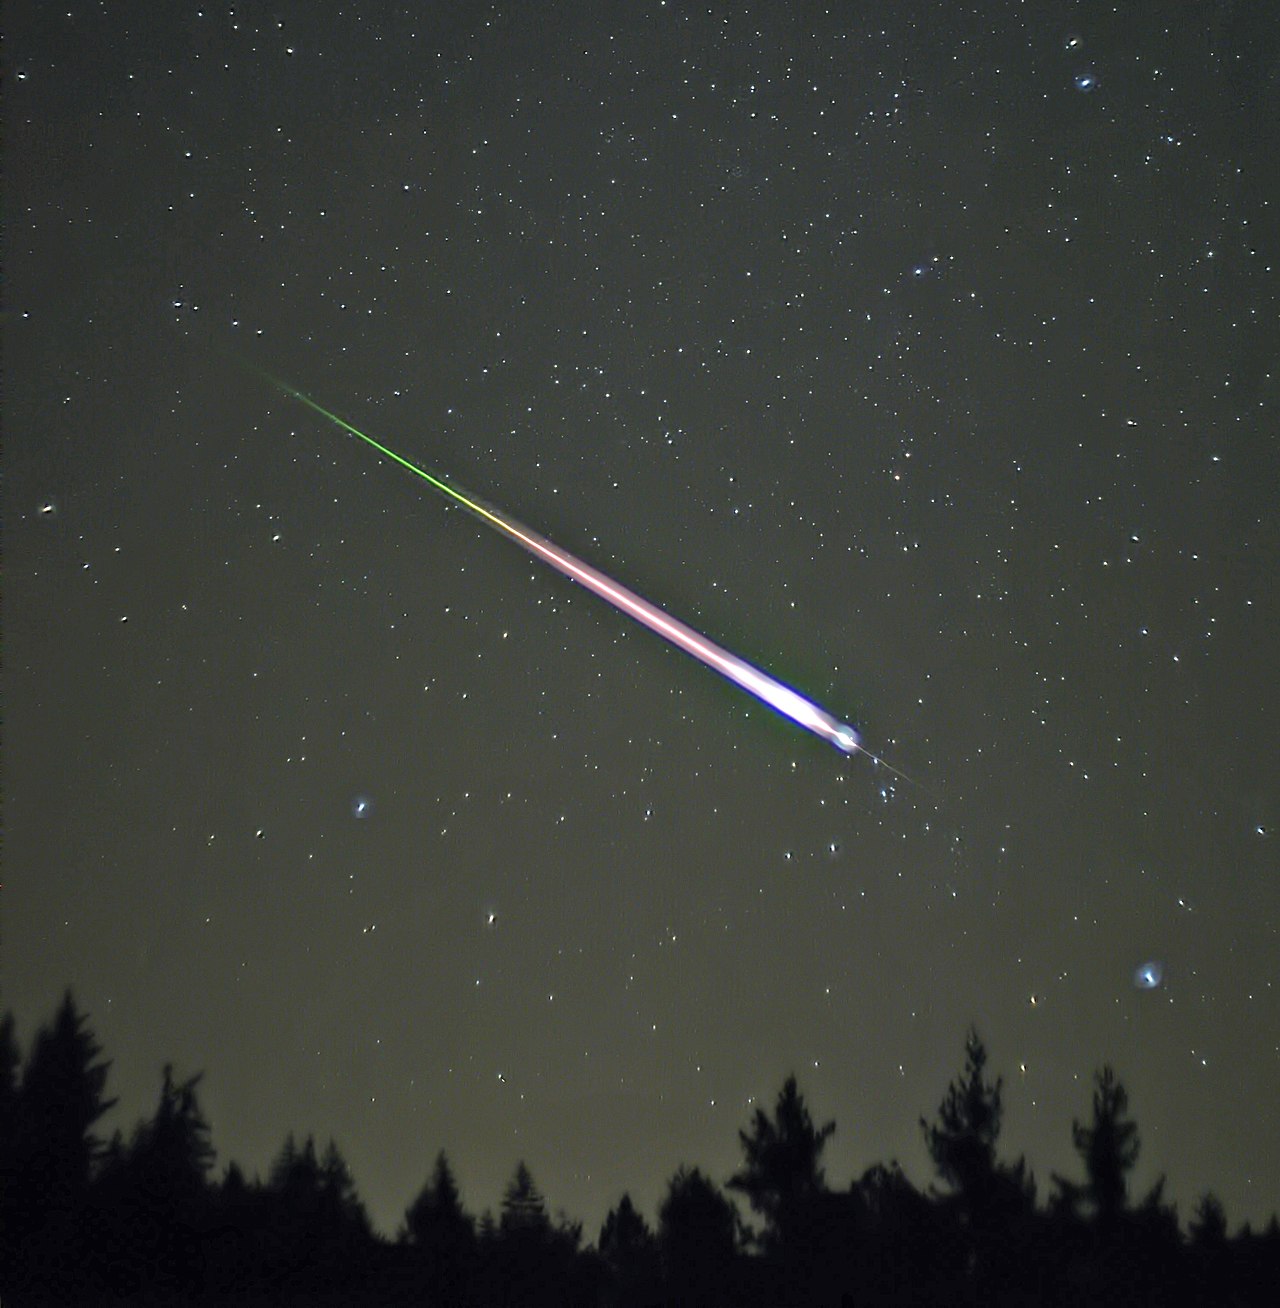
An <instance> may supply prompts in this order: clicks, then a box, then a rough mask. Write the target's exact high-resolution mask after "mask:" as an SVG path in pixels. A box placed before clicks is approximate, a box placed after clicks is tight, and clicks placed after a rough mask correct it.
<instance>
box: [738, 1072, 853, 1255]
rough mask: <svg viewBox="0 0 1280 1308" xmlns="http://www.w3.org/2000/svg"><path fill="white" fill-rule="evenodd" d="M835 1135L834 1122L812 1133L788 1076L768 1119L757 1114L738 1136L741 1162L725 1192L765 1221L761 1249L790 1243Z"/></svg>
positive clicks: (820, 1178) (816, 1189) (792, 1079)
mask: <svg viewBox="0 0 1280 1308" xmlns="http://www.w3.org/2000/svg"><path fill="white" fill-rule="evenodd" d="M835 1129H836V1124H835V1123H834V1122H827V1123H826V1125H824V1126H823V1127H821V1128H820V1129H818V1128H815V1127H814V1125H813V1119H812V1118H811V1117H810V1116H809V1109H808V1107H807V1106H806V1105H805V1102H804V1096H803V1095H801V1093H800V1091H799V1090H798V1089H797V1087H796V1078H795V1077H794V1076H789V1077H787V1079H786V1081H785V1082H784V1083H783V1086H782V1089H781V1090H780V1091H779V1092H778V1102H777V1105H776V1106H775V1108H774V1114H773V1117H772V1119H771V1118H769V1117H768V1116H766V1114H765V1112H764V1110H763V1109H760V1108H757V1109H756V1112H755V1117H754V1119H753V1120H752V1123H751V1128H750V1130H748V1131H739V1132H738V1140H739V1141H740V1142H741V1144H742V1151H743V1153H744V1155H745V1158H746V1161H745V1164H744V1166H743V1167H741V1168H740V1169H739V1170H738V1171H737V1172H735V1173H734V1174H733V1176H732V1177H730V1178H729V1181H728V1187H729V1189H731V1190H738V1191H740V1192H741V1193H743V1194H745V1195H746V1196H747V1198H748V1200H749V1201H750V1203H751V1207H752V1208H753V1209H755V1211H756V1212H758V1213H759V1214H761V1216H762V1217H763V1218H764V1219H765V1223H766V1226H765V1232H764V1244H765V1247H766V1248H770V1247H773V1248H777V1247H778V1246H780V1245H784V1244H785V1243H786V1242H787V1239H788V1237H789V1236H790V1237H791V1238H794V1233H795V1230H796V1227H797V1225H798V1224H800V1223H801V1222H803V1220H804V1217H805V1210H806V1206H807V1205H809V1204H810V1202H811V1201H812V1200H813V1199H814V1197H815V1196H817V1195H818V1194H820V1193H821V1192H822V1190H823V1172H822V1168H821V1167H820V1166H819V1160H820V1159H821V1157H822V1151H823V1149H824V1148H825V1147H826V1143H827V1141H828V1140H829V1139H830V1138H831V1137H832V1136H833V1135H834V1134H835Z"/></svg>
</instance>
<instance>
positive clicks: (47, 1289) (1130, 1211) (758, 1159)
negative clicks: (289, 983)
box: [0, 990, 1280, 1308]
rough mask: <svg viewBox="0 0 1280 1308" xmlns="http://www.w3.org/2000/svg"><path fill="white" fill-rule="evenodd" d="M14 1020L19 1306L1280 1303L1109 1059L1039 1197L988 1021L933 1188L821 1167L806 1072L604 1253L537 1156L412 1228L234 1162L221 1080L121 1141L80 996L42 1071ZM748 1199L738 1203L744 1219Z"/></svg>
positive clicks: (891, 1169) (5, 1231) (4, 1159)
mask: <svg viewBox="0 0 1280 1308" xmlns="http://www.w3.org/2000/svg"><path fill="white" fill-rule="evenodd" d="M15 1031H16V1026H15V1021H14V1018H13V1015H12V1013H6V1014H5V1016H4V1018H3V1019H2V1020H0V1302H3V1303H4V1304H5V1305H9V1304H16V1305H18V1308H26V1306H28V1305H29V1306H31V1308H45V1306H52V1305H59V1306H61V1305H83V1306H84V1308H95V1306H96V1305H103V1306H104V1308H105V1306H106V1305H118V1306H119V1308H124V1305H139V1306H142V1305H145V1306H146V1308H167V1306H170V1305H172V1306H174V1308H177V1306H178V1305H193V1306H197V1305H220V1304H227V1305H232V1304H235V1305H241V1306H242V1308H257V1306H258V1305H262V1306H263V1308H265V1305H268V1304H270V1305H281V1306H282V1308H290V1306H292V1305H297V1306H298V1308H301V1306H302V1305H308V1306H315V1308H325V1306H326V1305H337V1304H343V1305H353V1304H354V1305H360V1304H365V1303H368V1304H378V1305H385V1306H387V1308H397V1306H398V1305H404V1306H405V1308H410V1305H412V1306H413V1308H432V1306H433V1305H442V1306H444V1305H448V1306H449V1308H490V1306H491V1305H493V1306H495V1308H496V1306H501V1308H508V1306H509V1308H516V1305H520V1308H540V1306H541V1305H547V1308H552V1306H553V1305H554V1306H555V1308H579V1306H580V1308H658V1306H659V1305H661V1306H663V1308H665V1306H667V1305H687V1306H688V1308H703V1306H705V1308H738V1306H740V1305H750V1304H756V1303H760V1304H770V1305H779V1306H780V1308H786V1306H788V1305H794V1306H795V1308H801V1306H805V1308H807V1306H808V1305H832V1308H846V1305H847V1306H849V1308H853V1305H861V1304H866V1305H876V1304H899V1303H907V1302H909V1303H911V1304H920V1305H935V1304H936V1305H944V1304H946V1305H951V1304H961V1305H969V1304H972V1305H979V1304H982V1305H1003V1304H1009V1305H1027V1304H1048V1305H1055V1304H1062V1305H1068V1304H1072V1305H1074V1304H1091V1305H1092V1304H1110V1303H1115V1304H1125V1305H1142V1304H1148V1303H1149V1304H1156V1303H1159V1304H1161V1305H1162V1306H1164V1305H1169V1304H1181V1303H1186V1304H1207V1303H1215V1304H1218V1303H1221V1304H1232V1305H1235V1304H1240V1305H1251V1304H1255V1303H1256V1304H1264V1303H1265V1304H1268V1305H1270V1304H1272V1303H1275V1302H1280V1222H1278V1221H1277V1218H1276V1216H1275V1214H1274V1213H1273V1215H1272V1217H1271V1219H1270V1221H1269V1223H1268V1224H1267V1226H1266V1228H1265V1230H1263V1231H1261V1232H1255V1231H1253V1230H1252V1228H1251V1227H1250V1225H1249V1224H1248V1223H1247V1222H1246V1223H1245V1224H1244V1225H1243V1226H1242V1227H1240V1228H1239V1229H1238V1230H1237V1231H1236V1233H1235V1234H1234V1235H1232V1234H1229V1232H1228V1229H1227V1216H1226V1213H1225V1211H1224V1210H1223V1206H1222V1204H1221V1203H1220V1202H1219V1200H1218V1199H1217V1198H1216V1197H1215V1195H1214V1194H1213V1192H1212V1191H1211V1190H1210V1191H1205V1192H1204V1193H1203V1194H1202V1195H1201V1196H1200V1198H1199V1200H1198V1201H1197V1202H1196V1204H1195V1206H1194V1209H1193V1211H1192V1213H1191V1214H1190V1217H1189V1219H1188V1221H1187V1223H1186V1227H1185V1230H1184V1228H1183V1226H1182V1224H1181V1223H1180V1222H1179V1218H1178V1213H1177V1208H1176V1205H1174V1204H1173V1203H1171V1202H1169V1201H1167V1200H1166V1199H1165V1198H1164V1178H1163V1177H1161V1179H1160V1180H1159V1181H1157V1182H1156V1184H1155V1185H1154V1186H1153V1187H1152V1188H1151V1189H1150V1190H1149V1191H1148V1192H1147V1193H1146V1194H1144V1195H1141V1196H1134V1195H1132V1194H1131V1193H1130V1189H1129V1178H1130V1174H1131V1172H1132V1170H1133V1168H1134V1166H1135V1164H1136V1163H1137V1160H1138V1157H1139V1153H1140V1149H1141V1140H1140V1136H1139V1133H1138V1128H1137V1124H1136V1123H1135V1122H1134V1121H1133V1119H1132V1118H1131V1117H1130V1115H1129V1104H1128V1095H1127V1092H1126V1091H1125V1088H1124V1086H1123V1084H1122V1082H1121V1081H1120V1079H1119V1078H1118V1077H1117V1076H1116V1074H1115V1072H1114V1070H1113V1069H1112V1068H1111V1067H1110V1066H1109V1065H1104V1066H1103V1067H1101V1068H1100V1069H1099V1070H1098V1071H1097V1073H1096V1074H1095V1077H1094V1088H1093V1097H1092V1112H1091V1116H1090V1118H1089V1120H1087V1121H1084V1122H1082V1121H1079V1120H1076V1121H1074V1122H1073V1123H1072V1125H1071V1139H1072V1144H1073V1147H1074V1149H1075V1151H1076V1154H1077V1155H1078V1158H1079V1164H1080V1176H1078V1177H1077V1178H1074V1179H1073V1178H1070V1177H1065V1176H1060V1175H1058V1174H1056V1173H1055V1174H1052V1175H1051V1177H1050V1184H1049V1187H1048V1189H1047V1191H1046V1193H1045V1195H1044V1196H1043V1198H1041V1196H1040V1195H1039V1193H1038V1188H1037V1185H1036V1181H1035V1178H1034V1175H1033V1174H1032V1172H1031V1170H1030V1168H1029V1167H1028V1165H1027V1161H1026V1159H1025V1157H1019V1158H1017V1159H1007V1158H1004V1157H1001V1156H1000V1154H999V1153H998V1150H997V1145H998V1141H999V1136H1000V1129H1001V1125H1002V1119H1003V1100H1002V1088H1003V1078H1001V1077H999V1076H997V1077H995V1078H994V1080H993V1079H991V1077H990V1076H989V1075H988V1072H987V1067H986V1064H987V1053H986V1048H985V1046H984V1044H983V1042H982V1039H981V1038H980V1036H979V1034H978V1032H977V1030H976V1029H975V1028H973V1027H971V1028H970V1029H969V1031H968V1033H967V1035H966V1037H965V1042H964V1064H963V1067H962V1069H961V1071H960V1073H959V1075H958V1076H957V1077H956V1079H955V1080H953V1081H952V1082H951V1083H950V1085H949V1086H948V1087H947V1090H946V1093H945V1095H944V1097H943V1099H942V1101H941V1103H940V1104H939V1107H938V1110H937V1113H936V1115H935V1116H934V1117H933V1118H932V1119H929V1120H926V1119H925V1118H923V1117H922V1118H920V1121H919V1124H920V1129H921V1132H922V1134H923V1137H924V1142H925V1146H926V1148H927V1151H928V1154H929V1158H930V1160H931V1162H932V1164H933V1167H934V1171H935V1173H936V1180H935V1182H934V1183H933V1184H931V1185H930V1186H928V1187H927V1188H924V1189H921V1188H919V1187H917V1186H916V1185H914V1184H913V1183H912V1182H911V1181H910V1180H908V1178H907V1177H906V1175H905V1174H904V1173H903V1171H902V1168H901V1167H900V1166H899V1165H898V1163H897V1161H896V1160H891V1161H890V1162H889V1163H887V1164H884V1163H877V1164H875V1165H874V1166H872V1167H870V1168H868V1169H867V1170H866V1171H865V1172H864V1173H863V1174H862V1175H861V1176H860V1177H858V1178H856V1179H855V1180H853V1181H852V1182H851V1183H850V1184H849V1185H848V1186H847V1187H844V1188H839V1187H831V1186H828V1184H827V1181H826V1176H825V1173H824V1170H823V1168H822V1165H821V1159H822V1153H823V1150H824V1148H825V1146H826V1143H827V1141H828V1140H829V1139H830V1138H831V1136H832V1135H833V1134H834V1133H835V1129H836V1126H835V1122H834V1121H829V1122H826V1123H824V1124H822V1125H821V1126H818V1125H815V1123H814V1122H813V1119H812V1117H811V1116H810V1113H809V1110H808V1107H807V1105H806V1103H805V1100H804V1096H803V1094H802V1093H801V1091H800V1089H799V1086H798V1085H797V1082H796V1078H795V1077H794V1075H793V1076H789V1077H788V1078H787V1079H786V1081H785V1082H784V1083H783V1086H782V1088H781V1090H780V1091H779V1092H778V1096H777V1100H776V1102H775V1104H774V1107H773V1111H772V1113H771V1114H770V1113H767V1112H766V1111H765V1110H764V1109H763V1108H757V1109H756V1110H755V1112H754V1114H753V1116H752V1118H751V1120H750V1121H749V1123H748V1124H747V1126H746V1127H745V1128H744V1129H741V1130H739V1132H738V1139H739V1143H740V1145H741V1148H742V1163H741V1165H740V1167H739V1168H738V1170H737V1171H735V1172H734V1174H733V1175H732V1176H730V1177H728V1178H726V1180H725V1181H724V1182H723V1184H719V1183H717V1182H716V1181H715V1180H714V1179H712V1178H711V1177H709V1176H707V1175H706V1174H705V1173H704V1172H703V1171H702V1170H701V1169H699V1168H698V1167H696V1166H689V1165H686V1164H684V1163H682V1164H680V1166H678V1167H677V1168H676V1170H675V1172H674V1173H673V1175H672V1176H671V1178H670V1180H669V1181H668V1183H667V1186H666V1190H665V1194H664V1196H663V1198H662V1200H661V1201H660V1203H659V1205H658V1211H657V1213H656V1222H655V1223H654V1224H653V1225H650V1223H649V1222H648V1221H647V1220H646V1218H645V1217H644V1216H643V1215H642V1214H641V1213H640V1212H639V1211H638V1210H637V1209H636V1207H635V1205H634V1204H633V1203H632V1200H631V1198H630V1195H629V1194H628V1193H627V1192H625V1191H624V1192H623V1193H622V1195H621V1197H620V1198H619V1200H618V1202H617V1203H616V1204H615V1205H614V1206H613V1207H612V1208H611V1209H610V1210H609V1212H608V1214H607V1216H606V1217H605V1220H604V1222H603V1224H602V1226H601V1228H600V1231H599V1233H598V1235H597V1236H596V1238H595V1240H594V1241H590V1240H588V1241H584V1239H583V1227H582V1223H581V1222H578V1221H574V1220H573V1219H572V1218H570V1217H567V1216H565V1215H564V1214H563V1213H557V1215H556V1216H555V1217H554V1218H553V1217H552V1216H551V1215H550V1213H549V1211H548V1207H547V1202H546V1200H545V1198H544V1197H543V1195H542V1194H541V1192H540V1191H539V1189H538V1187H537V1184H536V1182H535V1180H534V1178H533V1175H532V1174H531V1172H530V1171H529V1169H528V1167H527V1166H526V1165H525V1163H524V1161H523V1160H517V1161H516V1164H515V1167H514V1169H513V1172H512V1177H511V1180H510V1182H509V1183H508V1185H507V1187H506V1189H505V1190H504V1192H503V1196H502V1200H501V1204H500V1207H499V1210H498V1212H497V1213H496V1214H495V1213H494V1212H493V1211H492V1210H490V1209H485V1210H484V1211H483V1212H482V1213H481V1214H479V1215H478V1216H477V1215H475V1214H473V1213H471V1212H469V1211H467V1209H466V1208H465V1207H464V1205H463V1203H462V1199H461V1195H460V1193H459V1190H458V1186H457V1182H456V1180H455V1177H454V1173H453V1168H452V1166H451V1165H450V1162H449V1159H448V1157H447V1155H446V1153H445V1152H444V1151H443V1150H441V1151H440V1152H439V1153H438V1154H437V1156H436V1160H435V1164H434V1166H433V1168H432V1169H431V1172H430V1174H429V1176H428V1177H427V1178H426V1179H425V1181H424V1183H423V1185H422V1187H421V1189H420V1190H419V1191H418V1193H417V1195H416V1196H414V1197H413V1198H412V1199H411V1201H410V1202H409V1203H408V1205H407V1207H406V1208H405V1211H404V1216H403V1219H402V1221H401V1223H400V1225H399V1227H398V1229H397V1231H396V1233H395V1235H394V1236H391V1237H388V1236H385V1235H382V1234H381V1233H379V1232H377V1231H376V1230H375V1229H374V1228H373V1225H372V1223H371V1222H370V1219H369V1216H368V1213H367V1211H366V1209H365V1206H364V1203H363V1202H362V1200H361V1199H360V1196H359V1193H358V1191H357V1189H356V1185H355V1182H354V1180H353V1178H352V1176H351V1172H350V1169H349V1168H348V1166H347V1164H346V1161H345V1159H344V1158H343V1156H342V1153H341V1151H340V1149H339V1148H338V1146H337V1144H336V1143H335V1142H334V1141H333V1140H332V1139H331V1140H330V1141H329V1142H328V1144H327V1146H326V1147H325V1148H324V1149H323V1150H320V1149H318V1148H317V1145H316V1142H315V1139H314V1137H312V1136H310V1135H309V1136H307V1137H306V1139H305V1140H303V1141H302V1142H301V1143H300V1142H299V1141H298V1140H297V1138H296V1137H295V1136H294V1135H293V1134H292V1133H290V1134H289V1135H288V1136H287V1137H286V1139H285V1141H284V1144H283V1145H282V1147H281V1150H280V1152H279V1154H278V1155H277V1157H276V1158H275V1160H274V1161H273V1162H272V1164H271V1166H270V1168H269V1170H268V1173H267V1176H266V1178H265V1180H264V1179H262V1178H261V1177H260V1176H257V1175H255V1176H254V1177H253V1179H252V1180H250V1179H249V1178H247V1177H246V1176H245V1174H244V1172H243V1171H242V1170H241V1168H240V1167H239V1165H238V1164H237V1163H235V1162H234V1161H231V1162H229V1163H227V1164H226V1166H225V1167H224V1169H223V1172H222V1175H221V1176H220V1177H215V1176H214V1174H213V1173H214V1162H215V1159H216V1152H215V1150H214V1147H213V1143H212V1139H211V1135H212V1132H211V1128H210V1125H209V1123H208V1121H207V1119H206V1118H205V1116H204V1113H203V1111H202V1110H201V1107H200V1102H199V1095H198V1087H199V1083H200V1080H201V1077H202V1075H203V1073H197V1074H196V1075H193V1076H190V1077H188V1078H187V1079H185V1080H178V1079H176V1078H175V1076H174V1073H173V1068H172V1065H166V1066H165V1067H164V1069H163V1078H162V1085H161V1091H160V1098H159V1102H158V1104H157V1106H156V1109H155V1112H154V1113H153V1114H152V1115H151V1116H150V1117H148V1118H143V1119H141V1120H140V1121H139V1122H138V1123H137V1125H136V1126H135V1128H134V1129H133V1131H132V1133H131V1134H130V1136H129V1137H128V1138H127V1139H126V1137H125V1136H124V1134H123V1133H122V1132H121V1131H120V1130H116V1131H115V1132H114V1133H113V1135H112V1136H111V1137H110V1139H108V1140H103V1139H100V1138H99V1137H98V1136H97V1135H96V1134H95V1132H94V1128H95V1125H96V1124H97V1123H98V1122H99V1120H100V1119H101V1118H102V1117H103V1116H104V1115H105V1114H106V1113H107V1112H108V1111H109V1110H110V1109H111V1108H112V1107H113V1106H114V1105H115V1103H116V1100H114V1099H110V1098H108V1097H107V1094H106V1088H107V1076H108V1072H109V1069H110V1062H109V1061H104V1060H103V1059H102V1057H101V1055H102V1053H103V1050H102V1048H101V1046H100V1045H99V1044H98V1042H97V1040H96V1039H95V1037H94V1035H93V1033H92V1031H91V1030H90V1027H89V1021H88V1017H87V1015H86V1014H84V1013H82V1012H81V1011H80V1010H79V1009H78V1008H77V1006H76V1003H75V1000H74V998H73V997H72V994H71V991H70V990H68V991H66V992H65V994H64V997H63V1000H62V1002H61V1004H60V1005H59V1007H58V1009H57V1012H56V1013H55V1015H54V1017H53V1019H52V1020H51V1021H50V1022H48V1023H47V1024H45V1025H44V1026H41V1027H40V1028H39V1029H38V1030H37V1032H36V1034H35V1036H34V1037H33V1039H32V1042H31V1046H30V1049H29V1051H28V1053H27V1056H26V1058H25V1060H24V1059H23V1056H22V1052H21V1050H20V1048H19V1045H18V1041H17V1038H16V1034H15ZM734 1196H738V1197H740V1198H741V1199H742V1200H743V1201H744V1202H745V1207H746V1211H745V1212H744V1211H742V1209H741V1208H740V1207H739V1205H738V1204H737V1203H736V1202H735V1201H734Z"/></svg>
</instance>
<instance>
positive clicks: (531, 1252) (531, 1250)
mask: <svg viewBox="0 0 1280 1308" xmlns="http://www.w3.org/2000/svg"><path fill="white" fill-rule="evenodd" d="M581 1235H582V1228H581V1226H578V1225H576V1224H573V1223H570V1222H567V1221H565V1220H561V1221H560V1222H559V1223H558V1224H557V1225H555V1226H554V1227H553V1225H552V1223H551V1219H550V1218H549V1217H548V1216H547V1206H546V1202H545V1200H544V1199H543V1197H542V1194H541V1193H540V1191H539V1190H538V1187H537V1186H536V1185H535V1184H534V1181H533V1176H532V1174H531V1173H530V1171H529V1169H528V1167H526V1166H525V1164H524V1162H523V1161H521V1162H519V1163H518V1164H517V1165H516V1170H515V1173H514V1175H513V1176H512V1178H511V1180H510V1182H508V1184H507V1188H506V1190H505V1191H504V1192H503V1195H502V1208H501V1214H500V1216H499V1219H498V1225H497V1229H496V1231H495V1233H494V1235H493V1236H492V1238H491V1239H489V1240H487V1241H485V1242H484V1245H485V1247H486V1250H487V1253H488V1255H489V1263H490V1273H491V1275H490V1280H489V1295H490V1298H492V1299H493V1300H494V1302H496V1303H499V1304H503V1305H510V1306H511V1308H516V1305H520V1308H535V1306H537V1305H544V1304H545V1305H547V1306H548V1308H551V1306H552V1305H556V1306H557V1308H560V1306H562V1305H569V1304H572V1303H574V1302H575V1301H577V1300H578V1298H579V1297H580V1295H581V1294H582V1293H583V1290H582V1287H581V1286H580V1285H579V1284H578V1282H577V1279H576V1277H575V1271H576V1267H575V1261H576V1255H577V1252H578V1244H579V1241H580V1239H581Z"/></svg>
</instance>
